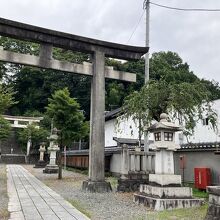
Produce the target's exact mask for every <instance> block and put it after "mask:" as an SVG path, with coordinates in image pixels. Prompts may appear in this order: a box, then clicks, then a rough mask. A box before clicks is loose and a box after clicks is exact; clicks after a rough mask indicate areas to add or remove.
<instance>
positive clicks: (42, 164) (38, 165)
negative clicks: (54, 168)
mask: <svg viewBox="0 0 220 220" xmlns="http://www.w3.org/2000/svg"><path fill="white" fill-rule="evenodd" d="M45 151H46V148H45V143H44V142H42V143H41V144H40V148H39V152H40V159H39V160H38V162H37V163H36V164H35V166H34V168H44V167H45V166H46V162H45V161H44V153H45Z"/></svg>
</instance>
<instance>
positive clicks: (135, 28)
mask: <svg viewBox="0 0 220 220" xmlns="http://www.w3.org/2000/svg"><path fill="white" fill-rule="evenodd" d="M143 15H144V11H143V13H142V15H141V17H140V18H139V20H138V22H137V24H136V26H135V27H134V30H133V32H132V34H131V36H130V37H129V39H128V41H127V43H129V41H130V40H131V38H132V37H133V35H134V33H135V31H136V30H137V27H138V26H139V24H140V22H141V20H142V18H143Z"/></svg>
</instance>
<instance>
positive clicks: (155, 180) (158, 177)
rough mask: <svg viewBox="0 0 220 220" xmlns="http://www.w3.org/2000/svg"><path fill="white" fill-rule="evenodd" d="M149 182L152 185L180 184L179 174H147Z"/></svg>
mask: <svg viewBox="0 0 220 220" xmlns="http://www.w3.org/2000/svg"><path fill="white" fill-rule="evenodd" d="M149 184H150V185H152V186H181V175H174V174H149Z"/></svg>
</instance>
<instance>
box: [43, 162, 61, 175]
mask: <svg viewBox="0 0 220 220" xmlns="http://www.w3.org/2000/svg"><path fill="white" fill-rule="evenodd" d="M58 170H59V167H58V166H57V165H50V164H48V165H47V166H46V167H45V169H44V170H43V173H48V174H52V173H58Z"/></svg>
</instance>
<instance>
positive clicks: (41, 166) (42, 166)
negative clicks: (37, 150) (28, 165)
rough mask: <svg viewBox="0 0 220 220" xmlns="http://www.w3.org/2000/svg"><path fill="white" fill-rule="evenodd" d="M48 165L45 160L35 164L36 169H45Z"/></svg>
mask: <svg viewBox="0 0 220 220" xmlns="http://www.w3.org/2000/svg"><path fill="white" fill-rule="evenodd" d="M46 165H47V163H46V162H45V161H44V160H38V162H37V163H36V164H35V166H34V168H44V167H45V166H46Z"/></svg>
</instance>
